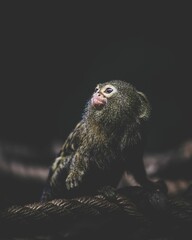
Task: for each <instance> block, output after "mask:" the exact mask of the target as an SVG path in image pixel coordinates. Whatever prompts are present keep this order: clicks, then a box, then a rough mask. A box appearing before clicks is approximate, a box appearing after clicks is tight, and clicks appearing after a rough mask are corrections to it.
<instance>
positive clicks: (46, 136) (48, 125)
mask: <svg viewBox="0 0 192 240" xmlns="http://www.w3.org/2000/svg"><path fill="white" fill-rule="evenodd" d="M88 7H90V6H88ZM97 7H98V6H92V7H90V9H89V11H86V10H84V11H82V10H80V9H79V6H77V5H75V6H73V7H71V8H69V7H68V6H66V7H64V8H60V7H59V6H58V7H57V8H55V7H53V8H52V6H51V5H48V4H47V5H44V6H43V7H41V6H39V5H35V4H30V5H25V4H24V2H23V3H21V2H20V3H14V4H13V3H12V4H10V5H9V6H8V7H7V6H6V8H4V7H2V8H1V11H2V15H1V16H2V21H1V44H0V59H1V65H0V68H1V70H0V82H1V85H0V92H1V93H0V169H1V170H0V173H1V177H0V178H1V181H0V188H1V189H2V191H1V192H2V193H3V194H2V196H3V197H2V198H4V200H5V199H6V201H10V204H11V203H12V202H14V203H22V202H27V201H29V202H30V201H36V200H38V199H39V196H40V193H41V191H42V186H43V184H44V179H45V178H46V175H47V167H48V166H49V165H50V164H51V162H52V161H53V159H54V157H55V155H56V154H57V153H58V151H59V148H60V146H61V144H62V143H63V142H64V140H65V138H66V137H67V135H68V134H69V133H70V131H71V130H72V129H73V127H74V126H75V124H76V123H77V122H78V121H79V120H80V119H81V116H82V111H83V108H84V106H85V104H86V101H87V100H88V99H89V97H90V96H91V94H92V91H93V89H94V88H95V85H96V84H97V83H98V82H103V81H108V80H112V79H121V80H125V81H128V82H130V83H132V84H133V85H134V86H135V87H136V88H137V89H138V90H140V91H143V92H144V93H145V94H146V95H147V96H148V98H149V100H150V102H151V105H152V117H151V119H150V124H149V130H148V136H147V142H146V149H145V151H146V156H147V160H146V166H148V167H149V164H151V163H152V164H154V162H155V163H156V162H157V164H156V165H157V166H156V165H155V167H152V168H150V167H149V168H148V173H151V174H152V175H153V176H160V177H162V178H166V179H167V178H169V177H171V176H173V177H174V181H176V180H178V179H179V181H180V182H179V183H178V184H181V185H182V184H184V186H187V185H185V183H186V181H187V183H188V182H190V181H191V179H190V175H191V173H190V169H191V161H189V160H190V159H191V158H190V157H191V151H192V150H191V149H192V147H191V145H190V143H191V142H190V140H191V139H192V127H191V123H192V108H191V101H192V94H191V55H192V46H191V42H192V41H191V40H192V37H191V34H190V26H189V25H190V24H189V21H188V14H187V13H186V14H183V15H182V17H181V15H180V13H181V11H182V9H180V12H177V11H176V12H175V11H174V9H173V8H163V7H162V8H163V9H164V10H165V11H164V12H163V14H162V13H161V11H159V12H157V8H155V9H154V11H153V13H152V16H151V17H149V19H148V20H146V21H143V20H142V16H143V15H145V13H144V12H143V11H142V8H141V9H140V10H138V11H139V12H138V15H140V14H141V16H140V17H141V18H139V19H138V18H137V17H136V16H134V15H133V14H132V15H129V14H128V13H127V14H126V13H122V14H121V10H120V9H118V8H117V9H116V10H113V11H110V10H109V9H108V8H105V9H104V8H99V7H98V9H100V10H101V12H102V14H101V15H102V16H101V15H100V14H97ZM114 7H115V6H114ZM82 8H83V7H82ZM69 10H70V13H69ZM93 10H95V14H93ZM170 11H171V13H172V14H173V15H174V17H173V15H171V16H170ZM106 13H109V15H110V16H108V17H107V18H104V17H105V14H106ZM117 14H118V16H117ZM142 14H143V15H142ZM104 19H105V20H104ZM154 19H155V21H154ZM186 142H188V143H189V144H188V145H187V147H188V148H187V151H188V152H187V153H188V155H186V156H188V158H187V160H186V161H185V162H187V164H186V165H185V164H184V165H185V166H184V168H181V165H182V166H183V162H182V164H180V160H181V159H179V164H178V165H176V164H173V163H172V159H174V163H177V161H176V160H175V158H177V156H178V155H176V156H175V158H173V157H170V153H175V152H174V151H175V149H178V148H180V146H183V144H184V143H186ZM170 151H171V152H170ZM159 154H163V155H161V157H160V158H158V157H157V155H158V156H160V155H159ZM167 154H168V155H167ZM165 156H168V157H165ZM171 156H172V155H171ZM182 156H183V155H182ZM184 158H185V155H184ZM162 159H163V160H162ZM167 159H171V161H170V162H171V165H170V166H171V168H170V169H169V170H168V172H167V173H166V174H164V175H163V173H162V174H160V171H159V172H158V170H159V167H158V166H159V164H160V165H163V166H164V165H165V166H167V165H166V164H167V162H168V161H167ZM182 160H183V157H182ZM27 166H28V168H27V169H26V168H25V167H27ZM153 166H154V165H153ZM172 166H174V167H172ZM164 169H165V167H164ZM166 169H168V168H166ZM175 169H176V170H175ZM157 173H159V175H158V174H157ZM164 173H165V172H164ZM155 174H156V175H155ZM34 175H35V176H36V178H35V179H36V180H37V182H35V180H34V181H31V179H33V176H34ZM152 175H151V176H152ZM19 176H20V177H19ZM26 176H27V177H28V178H29V179H28V178H26V180H23V179H24V177H26ZM30 176H31V178H30ZM19 179H20V180H19ZM27 179H28V180H27ZM186 179H187V180H186ZM16 180H17V181H16ZM179 186H180V185H179ZM182 186H183V185H182ZM182 186H181V188H182ZM23 189H25V191H23ZM2 201H3V200H2Z"/></svg>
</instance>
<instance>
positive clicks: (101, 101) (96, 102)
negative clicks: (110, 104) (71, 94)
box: [91, 96, 107, 109]
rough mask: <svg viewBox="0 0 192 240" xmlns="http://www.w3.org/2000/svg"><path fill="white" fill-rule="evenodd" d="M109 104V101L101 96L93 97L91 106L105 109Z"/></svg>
mask: <svg viewBox="0 0 192 240" xmlns="http://www.w3.org/2000/svg"><path fill="white" fill-rule="evenodd" d="M106 103H107V99H106V98H103V97H100V96H93V97H92V99H91V105H92V106H93V107H95V108H96V109H101V108H103V107H104V106H105V105H106Z"/></svg>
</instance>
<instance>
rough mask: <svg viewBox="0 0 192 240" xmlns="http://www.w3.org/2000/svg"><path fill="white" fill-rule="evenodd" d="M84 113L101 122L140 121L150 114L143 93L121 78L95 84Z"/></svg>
mask: <svg viewBox="0 0 192 240" xmlns="http://www.w3.org/2000/svg"><path fill="white" fill-rule="evenodd" d="M86 113H87V114H88V115H90V116H91V117H93V118H94V119H95V121H103V123H106V124H107V123H108V124H110V123H117V124H119V123H123V122H126V121H127V123H130V122H134V121H136V122H140V120H142V119H143V120H146V119H148V118H149V115H150V104H149V101H148V99H147V97H146V96H145V95H144V93H142V92H139V91H137V90H136V89H135V88H134V87H133V86H132V85H131V84H129V83H127V82H125V81H122V80H112V81H109V82H105V83H99V84H97V86H96V88H95V90H94V93H93V95H92V97H91V99H90V100H89V102H88V105H87V108H86Z"/></svg>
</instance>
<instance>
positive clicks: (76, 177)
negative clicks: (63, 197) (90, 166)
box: [65, 172, 83, 190]
mask: <svg viewBox="0 0 192 240" xmlns="http://www.w3.org/2000/svg"><path fill="white" fill-rule="evenodd" d="M82 177H83V172H72V173H70V174H69V175H68V177H67V178H66V181H65V182H66V187H67V189H68V190H70V189H72V188H74V187H78V185H79V182H81V181H82Z"/></svg>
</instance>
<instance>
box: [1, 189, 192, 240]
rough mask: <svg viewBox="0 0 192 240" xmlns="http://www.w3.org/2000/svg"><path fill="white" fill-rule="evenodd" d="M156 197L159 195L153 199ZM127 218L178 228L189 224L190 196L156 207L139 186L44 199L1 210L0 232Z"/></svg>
mask: <svg viewBox="0 0 192 240" xmlns="http://www.w3.org/2000/svg"><path fill="white" fill-rule="evenodd" d="M156 200H157V201H158V199H156ZM103 218H110V219H122V220H123V221H125V220H124V219H126V226H128V227H129V229H131V228H132V227H135V226H137V227H138V226H140V227H141V226H142V228H146V229H151V230H150V231H153V229H161V231H162V229H163V231H164V229H167V227H169V228H170V229H172V230H174V231H179V230H180V229H183V228H186V226H188V230H191V226H192V200H191V199H187V198H185V199H184V198H180V199H176V198H174V199H167V208H166V210H165V211H164V209H158V208H156V207H155V206H154V205H153V202H152V201H151V199H150V197H149V196H148V195H147V193H146V192H145V191H144V190H143V189H142V188H140V187H130V188H126V189H124V190H123V191H121V192H119V193H118V192H117V195H116V197H115V198H114V199H110V198H109V199H107V198H106V197H104V196H102V195H96V196H92V197H90V196H84V197H79V198H75V199H55V200H52V201H49V202H44V203H33V204H27V205H24V206H11V207H9V208H7V209H3V210H1V211H0V237H1V236H26V235H27V236H29V235H36V234H45V233H46V234H50V233H55V232H57V231H60V230H61V229H62V231H64V232H65V231H67V229H68V227H69V226H71V225H73V224H74V223H75V222H78V221H81V220H85V219H87V220H88V221H91V219H103Z"/></svg>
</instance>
